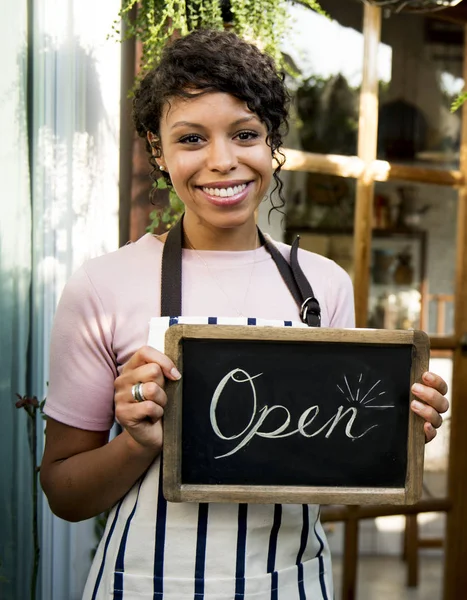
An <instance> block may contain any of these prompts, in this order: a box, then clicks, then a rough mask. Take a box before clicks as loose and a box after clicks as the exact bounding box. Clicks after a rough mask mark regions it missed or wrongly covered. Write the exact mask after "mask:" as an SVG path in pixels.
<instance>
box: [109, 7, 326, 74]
mask: <svg viewBox="0 0 467 600" xmlns="http://www.w3.org/2000/svg"><path fill="white" fill-rule="evenodd" d="M289 4H301V5H303V6H305V7H307V8H310V9H312V10H314V11H316V12H319V13H320V14H322V15H326V13H325V12H324V10H323V9H322V8H321V6H320V4H319V2H318V0H122V8H121V9H120V12H119V14H118V17H119V18H118V19H117V20H116V21H115V22H114V23H113V25H112V33H113V35H114V37H119V36H120V33H121V32H120V22H121V21H123V22H124V23H125V25H126V30H125V35H124V37H123V40H127V39H129V38H133V37H134V38H136V39H138V40H140V41H141V45H142V56H141V65H140V68H141V70H140V75H143V74H144V73H145V72H146V71H148V70H149V69H151V68H152V67H153V66H154V65H155V64H156V63H157V61H158V60H159V58H160V56H161V53H162V50H163V49H164V46H165V45H166V43H167V41H168V40H170V39H171V38H173V37H174V36H184V35H187V34H188V33H189V32H190V31H193V30H194V29H200V28H203V29H218V30H219V29H224V27H226V26H228V27H229V28H230V29H231V30H232V31H234V32H235V33H237V34H238V35H239V36H240V37H243V38H245V39H247V40H249V41H254V42H255V43H256V44H257V45H258V46H259V47H260V48H261V49H262V50H263V51H265V52H267V53H269V54H270V55H271V56H273V58H274V59H275V60H276V62H277V65H278V67H279V68H284V69H286V70H289V69H290V67H289V66H288V65H287V64H286V62H285V61H284V59H283V56H282V53H281V50H280V47H281V43H282V41H283V39H284V38H285V36H286V32H287V31H288V29H289V25H290V18H289V14H288V10H287V6H288V5H289ZM134 8H136V15H135V14H134V11H133V9H134ZM326 16H327V15H326Z"/></svg>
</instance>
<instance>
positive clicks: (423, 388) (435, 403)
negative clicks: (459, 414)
mask: <svg viewBox="0 0 467 600" xmlns="http://www.w3.org/2000/svg"><path fill="white" fill-rule="evenodd" d="M412 393H413V394H414V396H417V398H420V400H423V402H426V404H429V405H430V406H432V407H433V408H434V409H435V410H437V411H438V412H439V413H445V412H446V411H447V410H448V408H449V402H448V401H447V398H445V397H444V396H442V395H441V394H440V392H438V390H436V389H435V388H432V387H430V386H427V385H423V384H421V383H414V385H413V386H412Z"/></svg>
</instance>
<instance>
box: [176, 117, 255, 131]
mask: <svg viewBox="0 0 467 600" xmlns="http://www.w3.org/2000/svg"><path fill="white" fill-rule="evenodd" d="M249 121H258V122H259V119H258V117H257V116H256V115H251V116H248V117H241V118H240V119H237V120H236V121H234V122H233V123H231V124H230V125H231V127H236V126H237V125H241V124H242V123H248V122H249ZM177 127H199V128H200V129H204V125H202V124H201V123H192V122H190V121H177V122H176V123H174V124H173V125H172V127H171V128H170V129H176V128H177Z"/></svg>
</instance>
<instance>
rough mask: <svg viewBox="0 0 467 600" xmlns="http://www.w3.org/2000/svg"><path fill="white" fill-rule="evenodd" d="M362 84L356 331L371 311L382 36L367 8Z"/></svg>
mask: <svg viewBox="0 0 467 600" xmlns="http://www.w3.org/2000/svg"><path fill="white" fill-rule="evenodd" d="M363 31H364V32H365V45H364V59H363V80H362V89H361V92H360V119H359V126H358V127H359V128H358V156H359V158H360V159H361V160H362V161H363V162H364V163H365V167H366V168H365V171H364V173H363V175H362V177H360V178H359V179H358V181H357V195H356V206H355V215H354V232H355V240H354V268H355V278H354V287H355V314H356V321H357V327H366V325H367V311H368V290H369V283H370V282H369V272H370V258H371V230H372V221H373V190H374V180H373V177H372V176H371V174H370V175H369V174H368V173H370V172H371V171H370V170H369V169H368V167H369V166H370V165H371V163H373V161H374V160H376V152H377V139H378V45H379V41H380V35H381V9H380V8H377V7H375V6H371V5H369V4H366V5H365V12H364V22H363Z"/></svg>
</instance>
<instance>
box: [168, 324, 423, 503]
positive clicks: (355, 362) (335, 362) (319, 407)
mask: <svg viewBox="0 0 467 600" xmlns="http://www.w3.org/2000/svg"><path fill="white" fill-rule="evenodd" d="M165 343H166V346H165V348H166V354H167V355H168V356H170V357H171V358H172V360H173V361H174V362H175V364H176V365H177V367H178V369H179V370H180V371H181V373H182V379H181V380H180V381H178V382H172V383H169V384H168V387H167V392H168V397H169V401H168V404H167V407H166V410H165V415H164V456H163V489H164V495H165V497H166V498H167V500H170V501H174V502H180V501H196V502H205V501H211V502H264V503H269V502H273V503H276V502H280V503H321V504H326V503H339V504H368V503H371V504H380V503H384V504H408V503H413V502H416V501H417V500H418V499H419V497H420V495H421V485H422V471H423V455H424V442H425V440H424V432H423V420H422V419H421V418H420V417H418V416H416V415H415V414H414V413H413V412H412V411H411V410H410V401H411V399H412V397H411V391H410V387H411V384H412V383H414V382H416V381H420V379H421V375H422V373H423V372H424V371H426V370H427V368H428V356H429V339H428V336H427V335H426V334H424V333H423V332H420V331H387V330H363V329H353V330H348V329H345V330H339V329H325V328H306V329H305V328H304V329H301V328H291V327H284V328H282V327H281V328H276V327H243V326H242V327H239V326H222V325H174V326H172V327H170V328H169V330H168V331H167V333H166V340H165Z"/></svg>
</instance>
